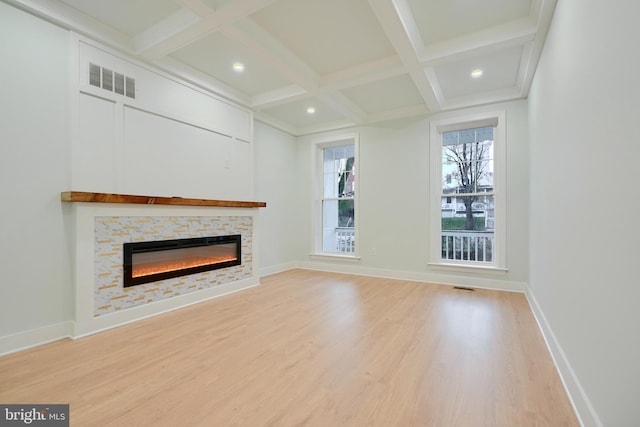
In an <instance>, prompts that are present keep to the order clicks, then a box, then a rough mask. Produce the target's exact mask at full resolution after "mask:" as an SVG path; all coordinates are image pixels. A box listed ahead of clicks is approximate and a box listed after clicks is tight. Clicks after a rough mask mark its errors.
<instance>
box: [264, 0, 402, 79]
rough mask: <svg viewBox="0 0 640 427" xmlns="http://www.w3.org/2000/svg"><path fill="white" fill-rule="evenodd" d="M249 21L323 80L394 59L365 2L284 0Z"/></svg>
mask: <svg viewBox="0 0 640 427" xmlns="http://www.w3.org/2000/svg"><path fill="white" fill-rule="evenodd" d="M251 18H252V19H253V20H254V21H255V22H256V23H258V24H259V25H260V26H262V27H263V28H265V29H266V30H267V31H269V32H270V33H271V34H273V35H274V36H275V37H276V38H277V39H278V40H279V41H280V42H281V43H282V44H283V45H285V46H287V47H288V48H289V49H290V50H291V51H292V52H293V53H294V54H295V55H296V56H297V57H299V58H300V59H301V60H302V61H304V62H306V63H307V64H308V65H310V66H311V67H312V68H313V69H315V70H316V72H318V73H319V74H321V75H324V74H328V73H332V72H337V71H340V70H343V69H346V68H349V67H352V66H355V65H357V64H361V63H363V62H371V61H374V60H378V59H381V58H385V57H388V56H391V55H393V54H394V50H393V47H392V46H391V43H390V42H389V40H388V39H387V37H386V35H385V33H384V31H382V29H381V27H380V25H379V24H378V22H377V20H376V18H375V15H374V14H373V12H372V11H371V8H370V7H369V4H368V3H367V0H348V1H345V0H322V1H318V0H280V1H277V2H275V3H274V4H273V5H271V6H269V7H267V8H265V9H263V10H261V11H259V12H257V13H256V14H254V15H253V16H252V17H251Z"/></svg>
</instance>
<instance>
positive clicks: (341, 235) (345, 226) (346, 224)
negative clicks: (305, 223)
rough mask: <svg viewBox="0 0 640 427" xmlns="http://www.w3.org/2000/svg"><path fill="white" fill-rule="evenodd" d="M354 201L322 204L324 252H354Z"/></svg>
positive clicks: (330, 201) (329, 201)
mask: <svg viewBox="0 0 640 427" xmlns="http://www.w3.org/2000/svg"><path fill="white" fill-rule="evenodd" d="M354 213H355V211H354V200H352V199H349V200H324V201H323V202H322V250H323V251H324V252H354V249H355V236H354V227H355V222H354Z"/></svg>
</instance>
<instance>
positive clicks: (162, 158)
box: [71, 39, 254, 200]
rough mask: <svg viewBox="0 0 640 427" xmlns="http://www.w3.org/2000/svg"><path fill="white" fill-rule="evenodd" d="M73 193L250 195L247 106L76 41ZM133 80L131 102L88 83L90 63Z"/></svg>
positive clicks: (222, 197)
mask: <svg viewBox="0 0 640 427" xmlns="http://www.w3.org/2000/svg"><path fill="white" fill-rule="evenodd" d="M73 49H77V56H78V59H77V61H78V66H77V67H74V69H78V70H80V71H79V74H78V75H77V76H75V75H72V76H71V77H72V78H74V79H75V83H76V84H74V86H73V87H72V91H73V93H74V97H73V104H75V105H77V106H78V111H77V113H76V112H75V111H72V117H74V118H75V117H77V120H76V121H77V124H76V123H74V124H73V125H72V128H73V129H76V128H77V129H78V131H77V133H73V137H72V183H71V184H72V187H73V188H72V189H73V190H75V191H89V192H105V193H122V194H141V195H151V196H165V197H172V196H177V197H192V198H208V199H220V200H253V190H254V189H253V144H252V142H251V134H252V128H253V123H252V118H253V114H252V113H251V111H249V110H247V109H245V108H241V107H239V106H237V105H234V104H231V103H229V102H226V101H224V100H222V99H220V98H217V97H215V96H214V95H213V94H210V93H207V92H205V91H202V90H200V89H198V88H196V87H194V86H191V85H188V84H186V83H184V82H182V81H179V80H177V79H174V78H173V77H171V76H168V75H164V74H161V73H160V72H158V71H156V70H153V69H151V68H148V67H147V66H145V65H144V64H139V63H137V62H133V61H132V60H129V59H128V58H126V57H125V56H123V55H120V54H118V53H117V52H112V51H108V50H105V49H106V48H103V47H101V46H97V45H96V46H94V45H93V44H90V42H89V41H86V40H84V39H79V40H76V41H74V48H73ZM90 63H91V64H96V65H99V66H101V67H104V68H107V69H109V70H114V71H115V72H118V73H121V74H123V75H125V76H127V77H131V78H134V79H135V87H136V93H135V99H132V98H130V97H128V96H124V95H121V94H117V93H114V92H111V91H108V90H105V89H103V88H100V87H96V86H93V85H90V84H89V64H90Z"/></svg>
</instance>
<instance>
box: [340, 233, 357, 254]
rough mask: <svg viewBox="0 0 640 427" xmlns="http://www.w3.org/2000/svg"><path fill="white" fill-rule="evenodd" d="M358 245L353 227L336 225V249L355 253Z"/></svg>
mask: <svg viewBox="0 0 640 427" xmlns="http://www.w3.org/2000/svg"><path fill="white" fill-rule="evenodd" d="M355 247H356V237H355V230H354V228H353V227H336V250H337V251H338V252H343V253H354V252H355Z"/></svg>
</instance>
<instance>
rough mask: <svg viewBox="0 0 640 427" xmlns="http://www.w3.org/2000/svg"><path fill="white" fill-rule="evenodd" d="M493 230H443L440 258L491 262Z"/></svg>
mask: <svg viewBox="0 0 640 427" xmlns="http://www.w3.org/2000/svg"><path fill="white" fill-rule="evenodd" d="M493 248H494V239H493V231H443V232H442V259H443V260H458V261H480V262H493Z"/></svg>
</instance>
